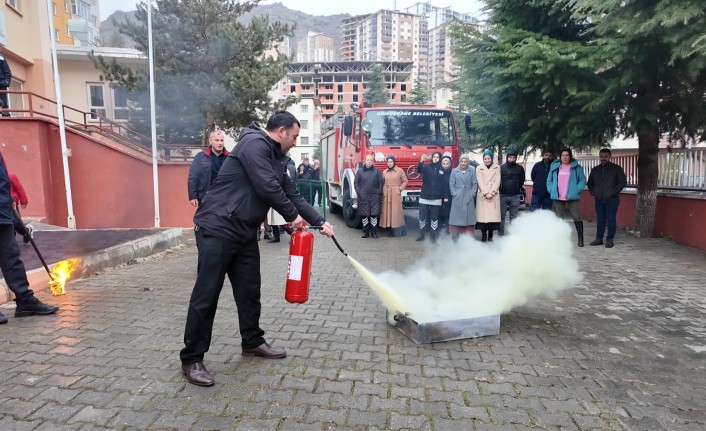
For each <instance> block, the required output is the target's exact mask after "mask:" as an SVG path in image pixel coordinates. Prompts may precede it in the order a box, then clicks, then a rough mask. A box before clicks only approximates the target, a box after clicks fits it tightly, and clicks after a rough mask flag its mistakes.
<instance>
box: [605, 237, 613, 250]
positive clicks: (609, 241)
mask: <svg viewBox="0 0 706 431" xmlns="http://www.w3.org/2000/svg"><path fill="white" fill-rule="evenodd" d="M605 248H613V240H612V239H608V240H606V242H605Z"/></svg>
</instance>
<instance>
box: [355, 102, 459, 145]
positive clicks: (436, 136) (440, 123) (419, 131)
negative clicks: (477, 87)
mask: <svg viewBox="0 0 706 431" xmlns="http://www.w3.org/2000/svg"><path fill="white" fill-rule="evenodd" d="M366 120H369V121H366V124H365V130H366V135H368V140H369V141H370V144H371V145H373V146H379V145H405V146H407V147H409V148H412V147H413V146H414V145H437V146H439V147H442V148H443V147H446V146H454V145H456V131H455V129H454V121H453V116H452V114H451V112H449V111H444V110H440V109H376V110H369V111H367V113H366Z"/></svg>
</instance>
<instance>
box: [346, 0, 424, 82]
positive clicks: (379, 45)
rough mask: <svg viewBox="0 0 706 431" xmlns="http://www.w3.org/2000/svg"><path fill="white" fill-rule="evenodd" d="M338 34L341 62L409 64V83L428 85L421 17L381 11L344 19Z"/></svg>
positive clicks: (422, 19)
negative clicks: (410, 65)
mask: <svg viewBox="0 0 706 431" xmlns="http://www.w3.org/2000/svg"><path fill="white" fill-rule="evenodd" d="M342 32H343V33H342V40H341V60H342V61H378V62H386V61H387V62H411V63H412V65H413V66H412V76H411V81H412V82H415V81H416V80H417V79H419V80H421V81H422V82H428V79H429V77H428V73H429V71H428V54H429V52H428V51H429V31H428V28H427V21H426V18H425V17H423V16H419V15H415V14H410V13H405V12H400V11H392V10H386V9H382V10H379V11H377V12H376V13H373V14H369V15H361V16H357V17H353V18H349V19H347V20H344V21H343V23H342Z"/></svg>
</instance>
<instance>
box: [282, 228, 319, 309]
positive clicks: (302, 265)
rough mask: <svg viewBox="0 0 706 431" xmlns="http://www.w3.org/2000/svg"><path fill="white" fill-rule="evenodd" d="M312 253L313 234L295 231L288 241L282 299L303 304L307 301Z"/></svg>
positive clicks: (301, 230)
mask: <svg viewBox="0 0 706 431" xmlns="http://www.w3.org/2000/svg"><path fill="white" fill-rule="evenodd" d="M313 253H314V234H313V233H311V232H309V231H307V230H303V229H297V230H295V231H294V233H292V236H291V237H290V239H289V266H288V268H287V286H286V289H285V292H284V299H286V300H287V302H295V303H298V304H303V303H305V302H306V301H308V300H309V282H310V281H311V262H312V258H313Z"/></svg>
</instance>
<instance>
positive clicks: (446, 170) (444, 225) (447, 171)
mask: <svg viewBox="0 0 706 431" xmlns="http://www.w3.org/2000/svg"><path fill="white" fill-rule="evenodd" d="M451 168H452V166H451V157H449V156H444V157H442V158H441V171H442V172H443V175H444V176H443V179H442V181H443V183H444V198H443V199H442V200H441V210H440V211H439V226H440V228H441V232H445V233H447V234H448V233H449V215H450V214H451V202H452V201H453V197H452V196H451V190H450V189H449V180H450V179H451Z"/></svg>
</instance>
